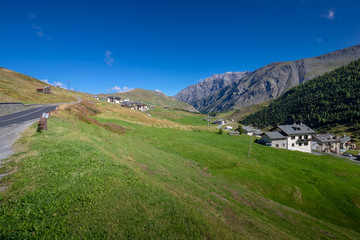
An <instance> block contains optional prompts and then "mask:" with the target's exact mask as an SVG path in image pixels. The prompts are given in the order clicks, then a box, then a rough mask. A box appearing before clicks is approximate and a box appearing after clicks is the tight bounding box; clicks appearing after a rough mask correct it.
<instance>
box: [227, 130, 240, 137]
mask: <svg viewBox="0 0 360 240" xmlns="http://www.w3.org/2000/svg"><path fill="white" fill-rule="evenodd" d="M228 134H229V136H240V132H239V131H238V130H235V131H230V132H229V133H228Z"/></svg>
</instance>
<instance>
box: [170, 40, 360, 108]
mask: <svg viewBox="0 0 360 240" xmlns="http://www.w3.org/2000/svg"><path fill="white" fill-rule="evenodd" d="M359 58H360V44H358V45H355V46H352V47H349V48H345V49H342V50H337V51H334V52H331V53H327V54H324V55H321V56H317V57H312V58H304V59H300V60H296V61H289V62H273V63H270V64H268V65H266V66H264V67H262V68H259V69H257V70H256V71H254V72H240V73H238V72H234V73H225V74H218V75H214V76H213V77H211V78H208V79H206V80H205V81H204V82H201V83H198V84H195V85H192V86H189V87H187V88H185V89H183V90H182V91H180V92H179V93H178V94H177V95H176V96H175V97H176V98H177V99H178V100H180V101H184V102H187V103H189V104H191V105H192V106H194V107H195V108H196V109H197V110H199V111H200V112H219V111H227V110H232V109H240V108H243V107H247V106H250V105H253V104H259V103H263V102H266V101H269V100H272V99H276V98H278V97H280V96H281V95H282V94H283V93H285V92H286V91H287V90H289V89H291V88H292V87H294V86H297V85H299V84H302V83H304V82H306V81H308V80H310V79H312V78H314V77H317V76H320V75H323V74H324V73H326V72H330V71H332V70H334V69H336V68H338V67H341V66H344V65H346V64H348V63H349V62H351V61H354V60H357V59H359ZM205 82H206V83H208V84H206V83H205ZM213 86H216V87H213Z"/></svg>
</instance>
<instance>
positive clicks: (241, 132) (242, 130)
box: [235, 125, 244, 135]
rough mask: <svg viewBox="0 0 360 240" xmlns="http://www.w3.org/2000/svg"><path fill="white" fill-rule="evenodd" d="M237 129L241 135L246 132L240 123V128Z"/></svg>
mask: <svg viewBox="0 0 360 240" xmlns="http://www.w3.org/2000/svg"><path fill="white" fill-rule="evenodd" d="M235 130H236V131H238V132H239V133H240V135H241V134H243V133H244V129H243V128H242V127H241V125H239V126H238V128H237V129H235Z"/></svg>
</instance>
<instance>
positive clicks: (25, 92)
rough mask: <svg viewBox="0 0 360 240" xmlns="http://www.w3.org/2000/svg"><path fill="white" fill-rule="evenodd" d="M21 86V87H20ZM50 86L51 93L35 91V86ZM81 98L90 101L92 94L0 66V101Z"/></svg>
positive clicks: (48, 101)
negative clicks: (48, 82)
mask: <svg viewBox="0 0 360 240" xmlns="http://www.w3.org/2000/svg"><path fill="white" fill-rule="evenodd" d="M20 86H21V87H20ZM45 86H50V87H51V92H52V94H43V93H37V92H36V88H40V87H45ZM77 96H79V97H81V98H82V100H87V101H91V100H93V99H92V97H91V96H92V95H91V94H88V93H83V92H76V91H68V90H66V89H63V88H59V87H55V86H52V85H49V84H47V83H45V82H42V81H40V80H38V79H36V78H33V77H30V76H27V75H25V74H21V73H17V72H14V71H11V70H8V69H6V68H0V102H23V103H26V104H30V103H65V102H77V101H78V98H77Z"/></svg>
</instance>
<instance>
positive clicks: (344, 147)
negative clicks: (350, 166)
mask: <svg viewBox="0 0 360 240" xmlns="http://www.w3.org/2000/svg"><path fill="white" fill-rule="evenodd" d="M350 149H356V142H355V141H354V140H352V139H351V138H350V137H348V136H346V135H344V136H342V137H340V153H344V152H346V151H348V150H350Z"/></svg>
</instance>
